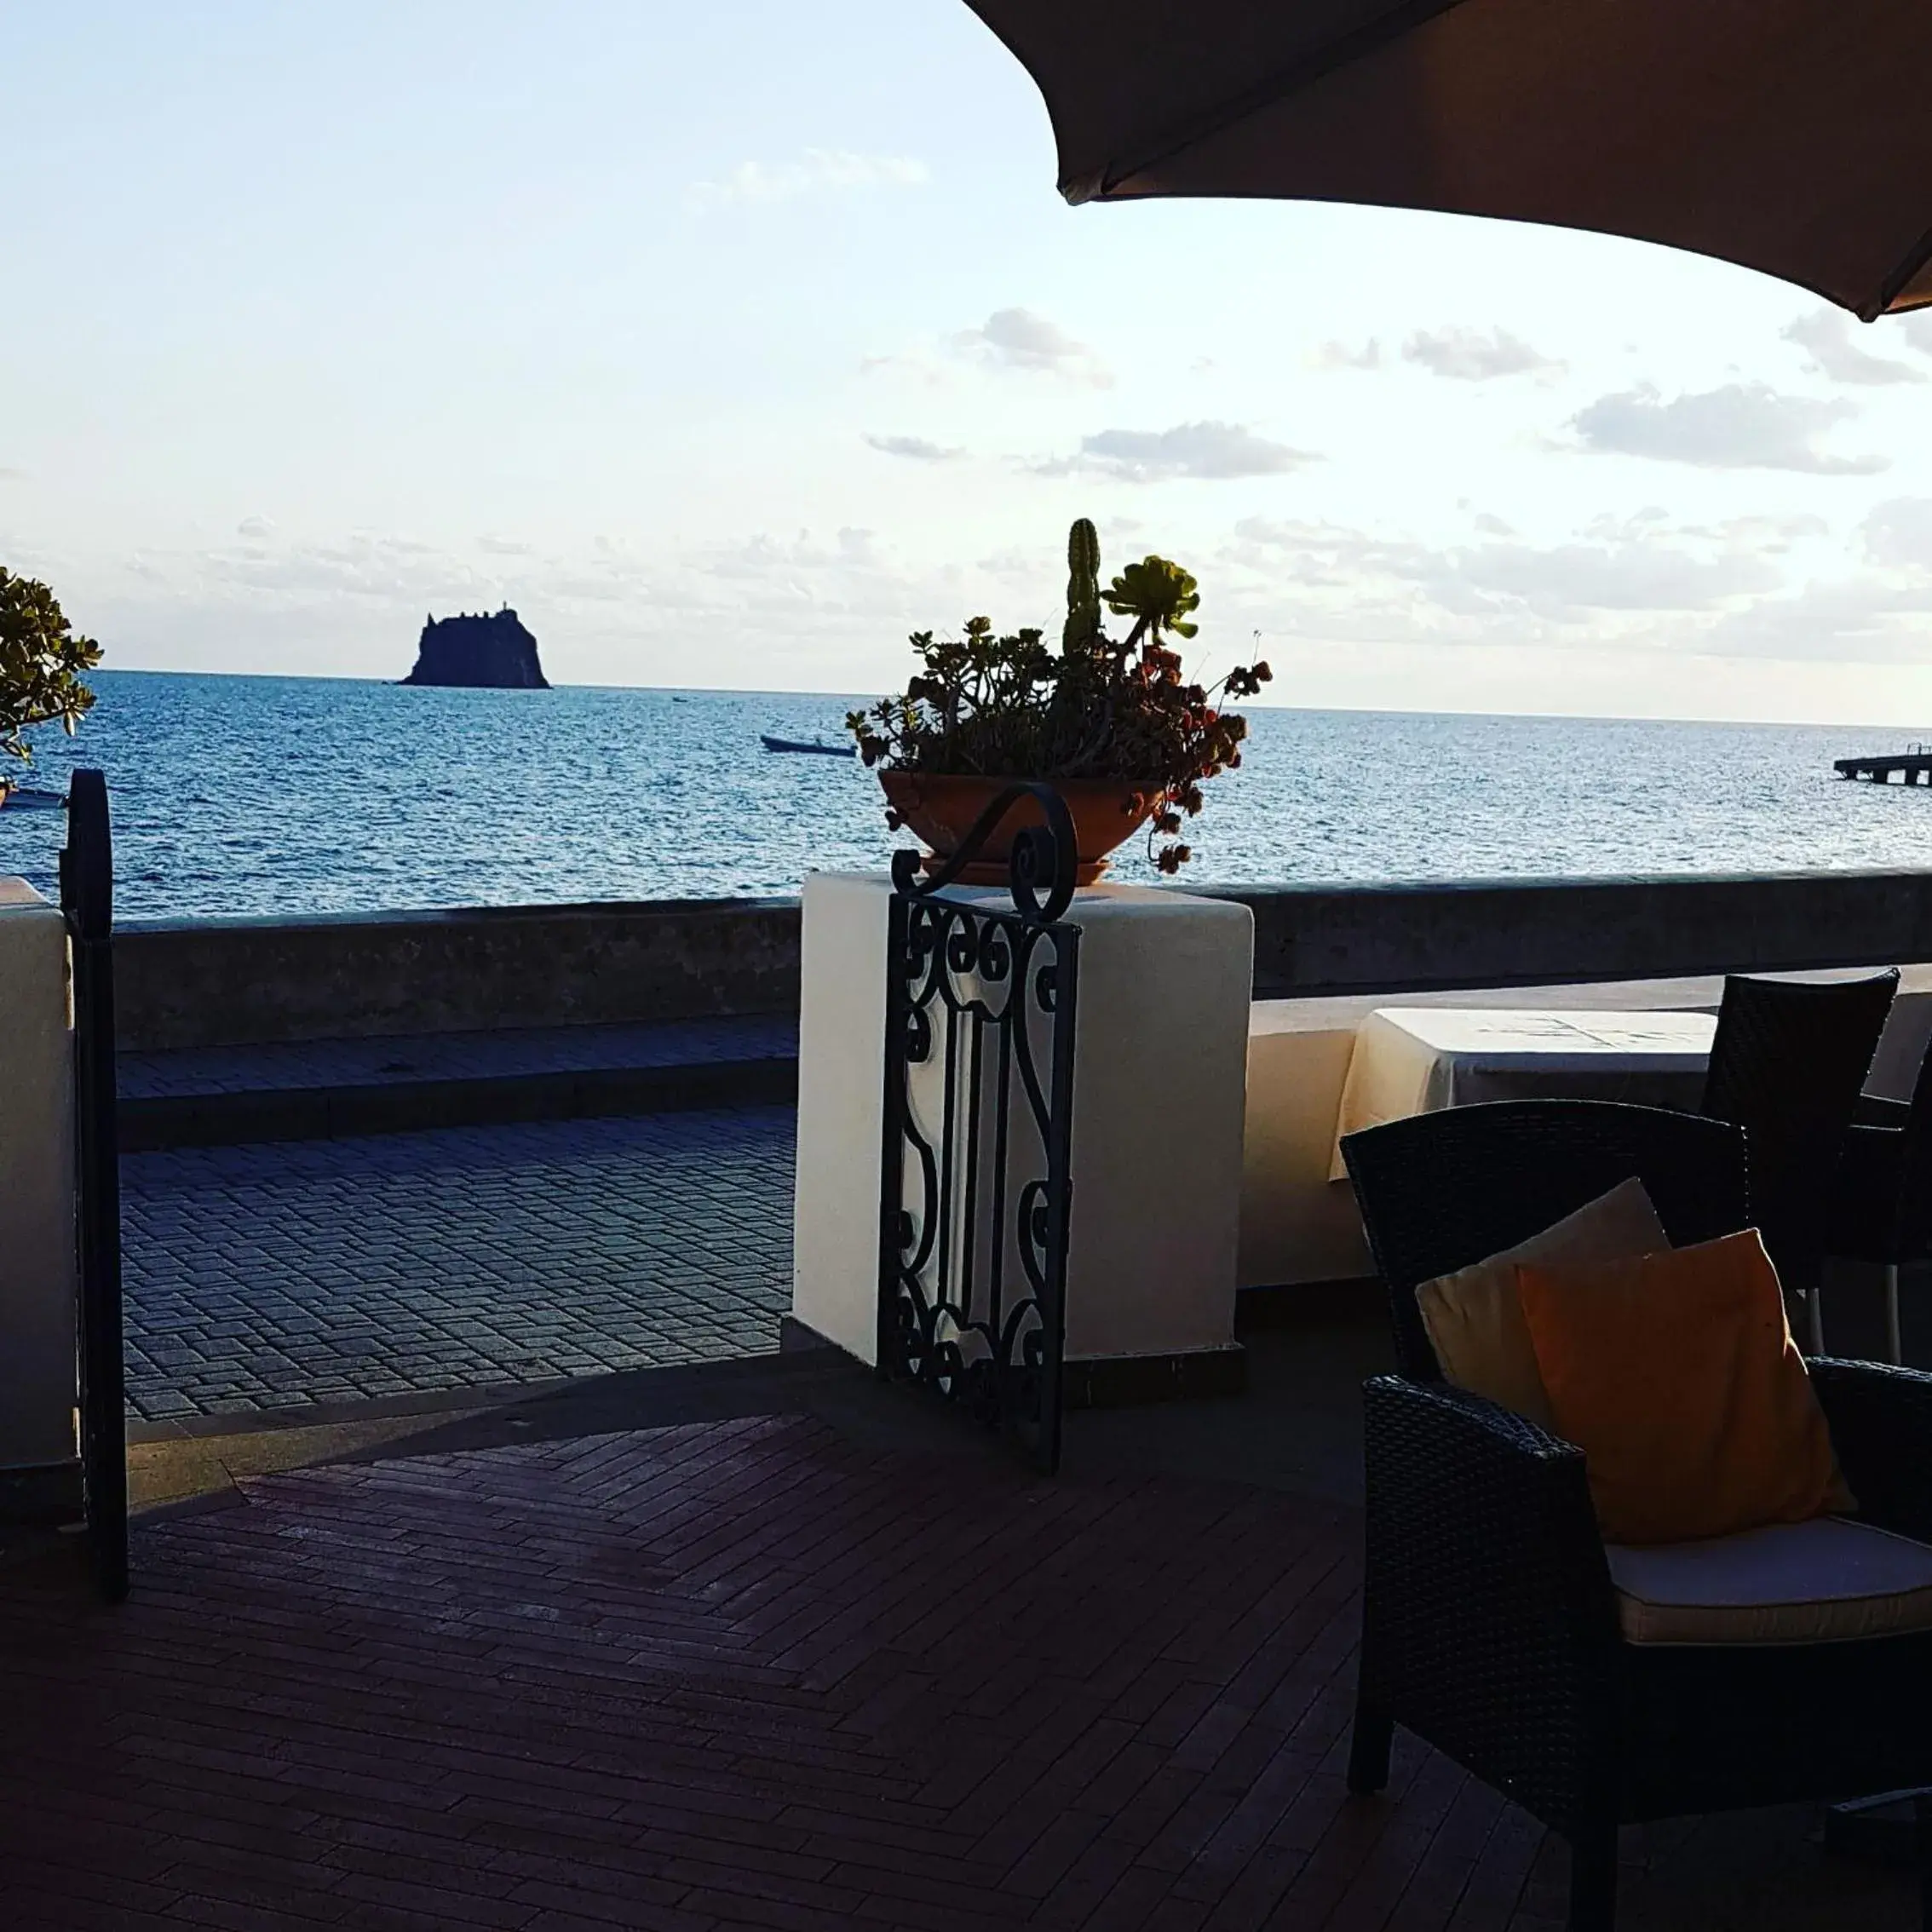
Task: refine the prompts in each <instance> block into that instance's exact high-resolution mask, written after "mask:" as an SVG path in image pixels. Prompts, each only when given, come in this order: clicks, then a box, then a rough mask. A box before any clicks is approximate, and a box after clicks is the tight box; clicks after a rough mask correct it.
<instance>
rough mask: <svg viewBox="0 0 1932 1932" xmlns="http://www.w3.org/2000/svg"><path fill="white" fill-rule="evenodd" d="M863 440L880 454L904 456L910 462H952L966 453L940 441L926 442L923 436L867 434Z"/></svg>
mask: <svg viewBox="0 0 1932 1932" xmlns="http://www.w3.org/2000/svg"><path fill="white" fill-rule="evenodd" d="M865 442H866V444H867V446H869V447H871V448H872V449H875V450H877V451H878V452H879V454H880V455H881V456H889V457H906V459H907V460H908V461H909V462H911V463H952V462H956V461H957V459H958V458H959V457H963V456H964V455H965V453H966V452H965V451H964V450H962V449H957V448H949V447H948V446H946V445H944V444H941V443H931V442H928V441H927V440H926V439H925V438H924V437H923V436H873V435H867V436H866V437H865Z"/></svg>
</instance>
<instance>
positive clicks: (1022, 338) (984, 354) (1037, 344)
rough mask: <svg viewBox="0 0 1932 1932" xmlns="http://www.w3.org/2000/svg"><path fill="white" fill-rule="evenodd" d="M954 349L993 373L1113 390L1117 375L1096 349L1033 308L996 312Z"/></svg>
mask: <svg viewBox="0 0 1932 1932" xmlns="http://www.w3.org/2000/svg"><path fill="white" fill-rule="evenodd" d="M952 346H953V348H955V349H956V350H957V351H958V352H959V353H960V354H963V355H965V356H968V357H969V358H970V359H973V360H974V361H975V362H979V363H980V364H982V365H985V366H986V367H987V368H989V369H1003V370H1004V369H1018V370H1026V371H1032V372H1034V373H1036V374H1046V375H1053V376H1062V377H1070V378H1071V379H1072V380H1073V381H1075V382H1086V383H1090V384H1091V385H1092V386H1093V387H1094V388H1096V389H1106V388H1112V387H1113V375H1112V373H1111V372H1110V371H1108V369H1107V365H1106V364H1105V363H1103V362H1102V361H1101V359H1100V357H1099V355H1098V354H1096V353H1095V351H1094V350H1093V349H1091V348H1089V347H1088V346H1087V344H1086V343H1084V342H1079V341H1078V340H1076V339H1075V338H1074V337H1073V336H1070V335H1068V334H1067V331H1065V330H1064V329H1062V328H1061V326H1060V325H1059V324H1058V323H1055V322H1049V320H1048V319H1047V318H1046V317H1045V316H1044V315H1038V314H1035V313H1034V312H1033V311H1032V309H1030V308H998V309H995V310H994V311H993V313H992V314H991V315H989V316H988V317H987V318H986V320H985V321H984V322H983V323H981V324H980V326H979V327H978V328H977V329H966V330H963V331H961V332H960V333H959V334H958V335H957V336H954V337H953V338H952Z"/></svg>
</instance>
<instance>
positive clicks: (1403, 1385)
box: [1343, 1101, 1932, 1932]
mask: <svg viewBox="0 0 1932 1932" xmlns="http://www.w3.org/2000/svg"><path fill="white" fill-rule="evenodd" d="M1343 1153H1344V1155H1345V1157H1346V1159H1347V1161H1348V1172H1349V1176H1350V1178H1351V1179H1352V1180H1353V1182H1354V1187H1355V1193H1356V1196H1357V1199H1359V1200H1360V1204H1361V1209H1362V1216H1363V1220H1364V1222H1365V1224H1366V1228H1367V1232H1368V1237H1369V1243H1370V1246H1371V1250H1372V1251H1373V1253H1374V1256H1375V1261H1376V1264H1377V1268H1378V1269H1379V1271H1380V1273H1381V1274H1382V1277H1383V1280H1384V1282H1385V1283H1386V1284H1387V1285H1388V1288H1389V1296H1390V1305H1391V1309H1392V1312H1393V1314H1394V1325H1395V1338H1396V1352H1397V1356H1398V1360H1399V1361H1400V1365H1401V1372H1400V1373H1399V1374H1396V1375H1389V1376H1377V1377H1374V1378H1373V1379H1372V1380H1371V1381H1370V1382H1369V1383H1367V1385H1366V1389H1365V1399H1366V1417H1365V1437H1366V1463H1367V1504H1366V1517H1367V1552H1366V1574H1365V1580H1364V1589H1363V1615H1362V1648H1361V1663H1360V1682H1359V1687H1358V1693H1357V1707H1356V1715H1355V1727H1354V1739H1353V1745H1352V1749H1351V1754H1350V1757H1349V1764H1348V1782H1349V1785H1350V1788H1351V1789H1352V1790H1354V1791H1358V1792H1363V1793H1366V1792H1372V1791H1379V1790H1380V1789H1381V1788H1382V1787H1383V1785H1384V1784H1385V1783H1386V1782H1387V1780H1388V1775H1389V1744H1390V1739H1391V1734H1392V1731H1393V1728H1394V1725H1395V1724H1396V1723H1401V1724H1404V1725H1406V1726H1407V1727H1408V1728H1410V1729H1411V1730H1412V1731H1414V1732H1415V1733H1416V1734H1417V1735H1419V1736H1420V1737H1422V1738H1423V1739H1425V1740H1426V1741H1427V1742H1428V1743H1429V1744H1431V1745H1434V1746H1435V1748H1436V1749H1438V1750H1440V1751H1443V1752H1445V1753H1446V1755H1447V1756H1448V1757H1452V1758H1453V1759H1454V1760H1455V1761H1456V1762H1458V1763H1459V1764H1461V1765H1463V1766H1464V1767H1465V1768H1468V1769H1469V1770H1470V1771H1471V1772H1473V1773H1474V1774H1475V1775H1476V1776H1478V1777H1480V1778H1481V1779H1482V1780H1484V1781H1485V1782H1486V1783H1488V1784H1490V1785H1493V1786H1495V1787H1496V1788H1497V1789H1498V1791H1502V1792H1504V1794H1505V1795H1507V1796H1508V1797H1510V1798H1512V1799H1514V1800H1515V1802H1516V1803H1520V1804H1521V1805H1522V1806H1523V1807H1525V1808H1526V1809H1527V1810H1528V1811H1530V1812H1531V1813H1532V1814H1534V1815H1535V1816H1536V1817H1537V1818H1538V1819H1540V1820H1543V1821H1544V1823H1545V1824H1547V1825H1549V1826H1551V1827H1552V1828H1553V1829H1554V1830H1555V1831H1559V1832H1561V1834H1562V1835H1563V1836H1564V1837H1567V1839H1568V1840H1569V1842H1570V1844H1571V1848H1572V1854H1573V1856H1572V1868H1571V1871H1572V1876H1571V1903H1570V1925H1571V1928H1572V1932H1607V1929H1609V1928H1610V1927H1612V1926H1613V1924H1614V1922H1615V1916H1616V1885H1617V1832H1618V1827H1619V1825H1621V1824H1624V1823H1635V1822H1638V1821H1641V1820H1647V1819H1659V1818H1667V1817H1673V1816H1679V1815H1683V1814H1693V1813H1699V1812H1706V1811H1719V1810H1730V1809H1738V1808H1745V1807H1749V1806H1756V1805H1768V1804H1776V1803H1789V1802H1792V1801H1796V1800H1800V1799H1835V1798H1844V1797H1856V1796H1859V1795H1860V1794H1863V1793H1867V1792H1871V1791H1889V1790H1898V1789H1901V1788H1905V1787H1909V1786H1915V1785H1925V1784H1928V1783H1932V1633H1929V1634H1926V1635H1912V1636H1889V1637H1883V1638H1878V1639H1873V1640H1866V1641H1862V1642H1835V1643H1828V1644H1814V1645H1789V1646H1762V1647H1754V1646H1749V1645H1742V1644H1739V1645H1717V1646H1709V1647H1664V1646H1638V1645H1634V1644H1630V1643H1626V1642H1624V1639H1623V1637H1622V1636H1621V1634H1620V1632H1619V1624H1618V1616H1617V1608H1616V1600H1615V1595H1614V1591H1613V1586H1612V1584H1611V1579H1610V1573H1609V1568H1608V1566H1607V1560H1606V1557H1605V1554H1604V1548H1603V1543H1602V1539H1601V1536H1600V1535H1599V1533H1598V1531H1597V1527H1596V1514H1595V1511H1594V1509H1592V1506H1591V1503H1590V1490H1589V1487H1588V1485H1587V1483H1586V1482H1585V1480H1584V1458H1583V1452H1581V1451H1580V1450H1578V1448H1576V1447H1575V1446H1573V1445H1572V1444H1569V1443H1567V1442H1564V1441H1562V1440H1560V1439H1558V1438H1557V1437H1555V1436H1554V1435H1549V1434H1547V1433H1546V1432H1545V1431H1544V1430H1543V1429H1539V1428H1538V1427H1537V1426H1536V1425H1535V1424H1534V1423H1530V1422H1527V1421H1526V1420H1525V1419H1524V1418H1523V1417H1520V1416H1517V1415H1515V1414H1513V1413H1511V1412H1509V1411H1508V1410H1506V1409H1502V1408H1498V1406H1496V1405H1495V1404H1493V1403H1492V1402H1486V1401H1484V1400H1481V1398H1480V1397H1477V1396H1474V1395H1470V1394H1465V1393H1463V1391H1461V1390H1458V1389H1453V1388H1451V1387H1450V1386H1448V1385H1447V1384H1446V1383H1444V1382H1443V1381H1442V1380H1441V1377H1440V1369H1439V1367H1438V1366H1437V1364H1436V1361H1435V1355H1434V1354H1433V1352H1432V1351H1431V1349H1430V1348H1429V1338H1428V1334H1427V1331H1425V1330H1424V1329H1423V1325H1422V1322H1421V1320H1420V1317H1419V1315H1418V1314H1417V1309H1416V1305H1415V1294H1414V1291H1415V1289H1416V1286H1417V1284H1418V1283H1419V1282H1422V1281H1424V1280H1427V1279H1430V1278H1431V1277H1433V1276H1435V1275H1439V1274H1445V1273H1448V1272H1450V1271H1452V1270H1453V1269H1456V1268H1462V1267H1465V1266H1467V1265H1468V1264H1469V1263H1470V1262H1475V1261H1478V1260H1481V1259H1482V1258H1483V1257H1485V1256H1488V1255H1491V1254H1494V1253H1496V1252H1498V1251H1499V1250H1501V1249H1504V1248H1506V1247H1509V1246H1511V1245H1515V1243H1516V1242H1519V1241H1521V1240H1523V1239H1527V1237H1528V1236H1529V1235H1531V1234H1532V1233H1536V1232H1538V1230H1539V1229H1541V1228H1544V1227H1547V1226H1548V1225H1550V1223H1551V1222H1555V1220H1557V1219H1559V1218H1560V1217H1561V1216H1563V1215H1565V1214H1567V1213H1569V1212H1571V1211H1573V1210H1575V1209H1576V1208H1578V1207H1580V1206H1581V1205H1584V1203H1585V1202H1586V1201H1588V1200H1590V1199H1594V1198H1595V1197H1596V1196H1597V1195H1599V1194H1601V1193H1605V1192H1607V1190H1608V1189H1609V1188H1611V1187H1613V1186H1615V1185H1616V1184H1617V1183H1618V1182H1620V1181H1623V1180H1625V1179H1627V1178H1628V1177H1630V1176H1632V1175H1635V1176H1638V1177H1639V1178H1640V1179H1642V1182H1643V1183H1644V1185H1645V1187H1646V1188H1647V1190H1648V1191H1649V1193H1650V1194H1651V1198H1652V1199H1653V1202H1654V1203H1655V1205H1656V1207H1657V1210H1658V1212H1659V1217H1660V1218H1661V1219H1662V1221H1663V1222H1664V1226H1665V1230H1666V1232H1667V1233H1669V1234H1670V1238H1671V1239H1672V1241H1673V1242H1674V1243H1676V1244H1678V1245H1682V1244H1684V1243H1687V1242H1690V1241H1695V1240H1702V1239H1713V1238H1715V1237H1716V1236H1717V1235H1720V1234H1722V1233H1730V1232H1734V1231H1735V1230H1736V1229H1738V1228H1741V1227H1743V1226H1745V1224H1746V1222H1745V1212H1746V1190H1745V1141H1744V1136H1742V1135H1741V1134H1740V1133H1739V1131H1738V1130H1736V1129H1735V1128H1733V1127H1730V1126H1728V1125H1726V1124H1722V1123H1720V1122H1716V1121H1712V1120H1707V1119H1703V1118H1698V1117H1696V1116H1693V1115H1688V1114H1675V1113H1664V1112H1660V1111H1656V1110H1653V1109H1649V1108H1645V1107H1620V1106H1614V1105H1611V1104H1608V1103H1605V1102H1591V1101H1504V1102H1498V1103H1495V1104H1493V1105H1489V1106H1480V1107H1462V1108H1456V1109H1452V1110H1449V1111H1446V1112H1442V1113H1429V1114H1423V1115H1419V1116H1417V1117H1416V1118H1412V1119H1406V1120H1399V1121H1395V1122H1393V1123H1391V1124H1389V1125H1387V1126H1383V1127H1376V1128H1371V1129H1369V1130H1366V1131H1365V1132H1363V1133H1360V1134H1355V1135H1351V1136H1349V1137H1348V1140H1346V1141H1344V1142H1343ZM1811 1371H1812V1375H1813V1377H1814V1382H1815V1383H1816V1386H1817V1389H1818V1392H1819V1395H1820V1399H1821V1400H1822V1402H1823V1404H1824V1406H1825V1410H1826V1415H1827V1417H1829V1419H1830V1423H1831V1431H1832V1436H1833V1440H1834V1442H1835V1443H1836V1446H1837V1452H1838V1456H1839V1459H1840V1461H1841V1463H1842V1464H1843V1468H1844V1470H1845V1474H1846V1476H1847V1478H1848V1480H1849V1482H1850V1484H1851V1486H1852V1487H1853V1489H1854V1492H1856V1493H1857V1495H1858V1497H1859V1498H1860V1504H1861V1506H1862V1509H1863V1513H1864V1515H1865V1517H1866V1520H1868V1521H1872V1522H1875V1523H1877V1524H1878V1525H1880V1526H1881V1527H1885V1528H1889V1529H1894V1530H1896V1531H1898V1532H1901V1533H1903V1534H1905V1535H1908V1536H1912V1537H1916V1538H1920V1539H1921V1540H1932V1481H1927V1480H1926V1479H1927V1476H1928V1475H1929V1474H1932V1377H1927V1376H1919V1375H1914V1374H1912V1373H1909V1372H1907V1371H1903V1370H1900V1369H1895V1368H1887V1367H1881V1366H1877V1365H1876V1364H1871V1363H1854V1362H1837V1361H1827V1360H1816V1361H1814V1362H1813V1363H1812V1364H1811ZM1926 1923H1927V1925H1928V1927H1929V1928H1932V1912H1929V1913H1928V1915H1927V1919H1926Z"/></svg>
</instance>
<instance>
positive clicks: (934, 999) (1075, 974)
mask: <svg viewBox="0 0 1932 1932" xmlns="http://www.w3.org/2000/svg"><path fill="white" fill-rule="evenodd" d="M1026 800H1032V801H1033V802H1034V804H1035V809H1034V810H1032V812H1030V813H1029V814H1028V815H1029V816H1032V817H1034V818H1036V819H1044V824H1035V825H1031V826H1027V827H1024V828H1022V829H1021V831H1018V832H1017V833H1016V835H1015V838H1014V841H1013V848H1012V860H1011V865H1010V869H1009V877H1008V884H1009V890H1010V894H1011V903H1010V905H1008V904H1004V903H1003V902H1002V901H1000V900H997V899H995V898H993V897H992V896H991V895H990V894H975V895H974V896H972V897H965V896H952V897H949V896H947V895H946V888H947V887H949V886H952V885H953V884H954V883H956V882H957V881H959V880H960V879H961V877H962V875H963V874H965V873H966V872H967V871H968V869H969V867H971V866H973V865H974V863H975V860H977V858H978V856H979V854H980V853H981V852H982V851H983V850H984V849H985V848H986V846H987V843H988V842H989V840H990V839H991V838H992V834H993V833H994V831H996V830H997V829H998V826H999V825H1000V824H1001V823H1002V821H1003V820H1004V819H1006V818H1007V816H1008V814H1010V813H1015V812H1021V811H1026V809H1027V808H1026V805H1025V804H1024V803H1023V801H1026ZM919 866H920V861H919V857H918V854H917V853H914V852H910V851H902V852H899V853H896V854H894V858H893V867H892V876H893V895H892V899H891V902H890V913H889V927H888V940H887V952H886V959H887V968H886V975H887V984H886V1028H885V1033H886V1037H885V1107H884V1158H883V1164H882V1174H881V1182H880V1201H879V1205H880V1230H879V1311H878V1312H879V1331H878V1363H879V1372H880V1374H881V1375H882V1376H885V1377H890V1378H893V1379H895V1380H901V1381H906V1382H911V1383H917V1385H919V1386H920V1387H922V1388H924V1389H929V1390H932V1391H934V1393H936V1394H940V1395H941V1396H943V1397H946V1398H947V1399H948V1400H952V1401H954V1402H957V1403H958V1404H959V1405H960V1406H962V1407H963V1408H964V1409H965V1410H967V1411H968V1412H969V1413H970V1414H971V1415H972V1416H974V1417H975V1418H976V1419H977V1420H979V1421H980V1422H981V1423H986V1424H987V1425H988V1426H990V1427H992V1428H996V1429H1000V1430H1001V1431H1003V1433H1006V1434H1008V1435H1011V1436H1013V1437H1015V1439H1016V1440H1018V1442H1019V1443H1020V1445H1021V1447H1022V1448H1023V1449H1024V1451H1025V1452H1026V1454H1027V1455H1028V1457H1029V1458H1030V1459H1031V1460H1032V1463H1033V1464H1034V1465H1035V1467H1037V1468H1038V1469H1040V1470H1042V1471H1043V1472H1044V1473H1046V1474H1049V1475H1050V1474H1051V1473H1052V1472H1053V1471H1054V1470H1055V1469H1057V1468H1058V1466H1059V1463H1060V1416H1061V1357H1062V1354H1063V1352H1064V1348H1065V1341H1066V1287H1067V1228H1068V1224H1069V1214H1070V1210H1071V1205H1072V1178H1071V1175H1070V1173H1069V1157H1070V1150H1071V1145H1072V1113H1073V1039H1074V1022H1075V1017H1076V1010H1077V1003H1078V993H1079V957H1080V933H1079V929H1078V927H1077V926H1073V925H1069V924H1067V923H1064V922H1063V921H1062V920H1061V914H1062V913H1063V912H1065V911H1066V910H1067V905H1068V902H1069V901H1070V900H1072V896H1073V884H1074V866H1075V848H1074V842H1073V828H1072V823H1071V821H1070V820H1069V819H1068V817H1067V808H1066V806H1065V805H1064V804H1063V803H1062V802H1061V799H1060V798H1059V796H1057V795H1056V794H1055V793H1054V792H1053V791H1050V790H1049V789H1048V788H1047V787H1045V786H1044V785H1014V786H1012V787H1011V788H1009V790H1008V791H1005V792H1003V794H1002V795H1001V796H999V797H998V798H996V799H995V800H994V801H993V802H992V804H991V805H989V806H988V807H987V808H986V811H985V812H984V813H983V814H981V815H980V819H979V822H978V823H977V824H976V825H975V826H974V827H973V829H972V831H970V832H969V834H968V835H967V837H966V838H965V839H964V840H963V842H961V844H960V847H959V849H958V850H957V852H956V853H955V854H953V856H952V859H951V860H949V861H948V862H947V863H946V865H945V866H944V867H943V868H942V869H941V870H940V871H938V872H937V873H936V874H935V875H934V876H933V877H930V878H929V879H925V880H922V879H921V878H920V876H919Z"/></svg>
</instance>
